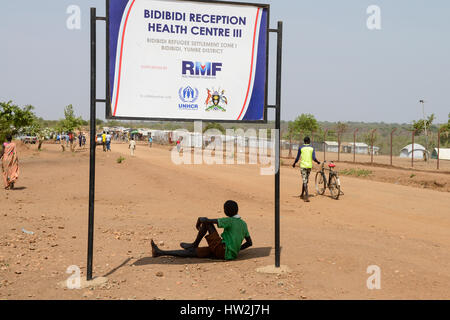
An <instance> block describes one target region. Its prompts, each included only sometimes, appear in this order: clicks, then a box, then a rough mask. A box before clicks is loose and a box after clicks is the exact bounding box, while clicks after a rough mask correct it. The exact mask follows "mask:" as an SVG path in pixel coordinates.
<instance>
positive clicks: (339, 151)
mask: <svg viewBox="0 0 450 320" xmlns="http://www.w3.org/2000/svg"><path fill="white" fill-rule="evenodd" d="M341 134H342V131H338V161H341Z"/></svg>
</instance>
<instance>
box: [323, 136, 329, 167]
mask: <svg viewBox="0 0 450 320" xmlns="http://www.w3.org/2000/svg"><path fill="white" fill-rule="evenodd" d="M327 133H328V129H325V132H324V134H323V161H325V160H326V152H327V145H326V143H325V140H327Z"/></svg>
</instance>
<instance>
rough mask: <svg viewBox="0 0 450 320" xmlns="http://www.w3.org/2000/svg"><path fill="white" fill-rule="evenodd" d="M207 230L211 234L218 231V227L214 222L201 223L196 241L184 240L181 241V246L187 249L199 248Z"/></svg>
mask: <svg viewBox="0 0 450 320" xmlns="http://www.w3.org/2000/svg"><path fill="white" fill-rule="evenodd" d="M207 232H209V234H213V233H214V232H217V230H216V228H215V227H214V225H213V224H212V223H202V224H201V225H200V229H199V230H198V234H197V238H196V239H195V241H194V242H193V243H185V242H182V243H180V246H181V247H182V248H183V249H186V250H189V249H192V248H198V246H199V245H200V242H201V241H202V239H203V237H204V236H205V235H206V233H207Z"/></svg>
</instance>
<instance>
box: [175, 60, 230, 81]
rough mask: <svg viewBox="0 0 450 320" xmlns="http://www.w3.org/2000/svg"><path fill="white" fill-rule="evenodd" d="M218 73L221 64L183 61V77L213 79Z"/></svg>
mask: <svg viewBox="0 0 450 320" xmlns="http://www.w3.org/2000/svg"><path fill="white" fill-rule="evenodd" d="M219 71H222V63H219V62H207V63H201V62H193V61H183V75H192V76H213V77H215V76H216V74H217V72H219Z"/></svg>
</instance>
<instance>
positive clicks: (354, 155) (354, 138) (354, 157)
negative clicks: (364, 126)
mask: <svg viewBox="0 0 450 320" xmlns="http://www.w3.org/2000/svg"><path fill="white" fill-rule="evenodd" d="M358 130H359V129H358V128H357V129H355V131H354V132H353V163H355V162H356V132H358Z"/></svg>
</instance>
